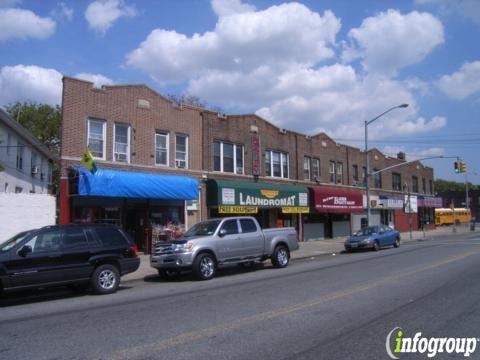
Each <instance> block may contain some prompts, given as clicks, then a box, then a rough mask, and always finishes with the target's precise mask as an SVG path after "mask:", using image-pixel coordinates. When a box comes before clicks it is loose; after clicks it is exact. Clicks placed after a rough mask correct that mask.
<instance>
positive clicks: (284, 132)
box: [279, 129, 287, 134]
mask: <svg viewBox="0 0 480 360" xmlns="http://www.w3.org/2000/svg"><path fill="white" fill-rule="evenodd" d="M279 132H280V134H286V133H287V129H280V130H279Z"/></svg>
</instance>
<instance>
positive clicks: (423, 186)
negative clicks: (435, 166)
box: [422, 178, 427, 194]
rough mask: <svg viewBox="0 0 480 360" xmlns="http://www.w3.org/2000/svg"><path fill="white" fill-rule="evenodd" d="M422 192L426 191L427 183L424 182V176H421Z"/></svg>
mask: <svg viewBox="0 0 480 360" xmlns="http://www.w3.org/2000/svg"><path fill="white" fill-rule="evenodd" d="M422 192H423V193H424V194H426V193H427V183H426V181H425V178H422Z"/></svg>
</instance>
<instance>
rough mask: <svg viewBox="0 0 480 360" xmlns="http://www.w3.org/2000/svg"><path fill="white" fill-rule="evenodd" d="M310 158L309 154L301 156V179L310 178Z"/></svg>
mask: <svg viewBox="0 0 480 360" xmlns="http://www.w3.org/2000/svg"><path fill="white" fill-rule="evenodd" d="M311 163H312V159H311V158H310V156H304V158H303V179H304V180H310V176H311V174H310V167H311Z"/></svg>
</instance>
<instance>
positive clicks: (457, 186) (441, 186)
mask: <svg viewBox="0 0 480 360" xmlns="http://www.w3.org/2000/svg"><path fill="white" fill-rule="evenodd" d="M434 186H435V192H437V193H443V192H445V191H465V182H455V181H448V180H442V179H437V180H435V181H434ZM468 188H469V189H471V190H479V189H480V186H479V185H473V184H472V183H470V182H469V183H468Z"/></svg>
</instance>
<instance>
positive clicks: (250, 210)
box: [218, 206, 258, 214]
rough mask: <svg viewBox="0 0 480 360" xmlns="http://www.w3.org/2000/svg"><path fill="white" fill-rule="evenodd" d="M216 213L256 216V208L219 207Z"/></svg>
mask: <svg viewBox="0 0 480 360" xmlns="http://www.w3.org/2000/svg"><path fill="white" fill-rule="evenodd" d="M218 212H219V213H220V214H256V213H258V208H257V207H252V206H219V207H218Z"/></svg>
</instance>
